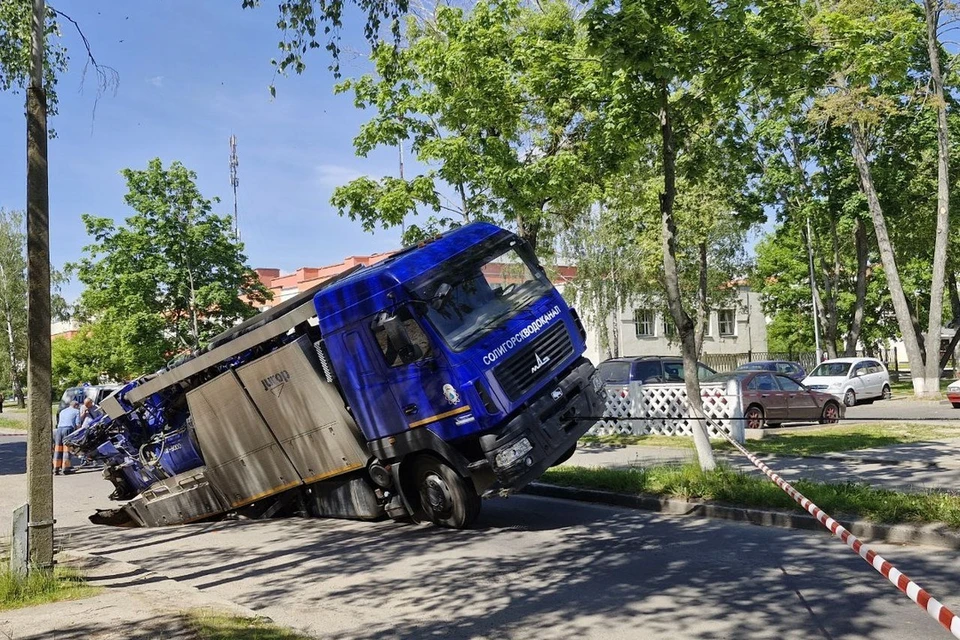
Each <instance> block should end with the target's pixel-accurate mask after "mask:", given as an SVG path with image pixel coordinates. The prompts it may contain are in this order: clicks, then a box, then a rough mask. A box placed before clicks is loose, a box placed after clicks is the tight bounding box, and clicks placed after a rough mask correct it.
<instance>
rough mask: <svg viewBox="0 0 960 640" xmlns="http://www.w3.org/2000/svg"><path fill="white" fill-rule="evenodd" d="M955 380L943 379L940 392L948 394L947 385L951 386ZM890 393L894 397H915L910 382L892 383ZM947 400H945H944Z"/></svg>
mask: <svg viewBox="0 0 960 640" xmlns="http://www.w3.org/2000/svg"><path fill="white" fill-rule="evenodd" d="M951 382H954V381H953V380H948V379H946V378H943V379H941V380H940V392H941V393H946V391H947V385H949V384H950V383H951ZM890 391H891V392H893V395H894V397H897V398H900V397H905V398H907V397H913V382H911V381H910V380H901V381H900V382H893V381H892V380H891V381H890ZM944 399H945V398H944Z"/></svg>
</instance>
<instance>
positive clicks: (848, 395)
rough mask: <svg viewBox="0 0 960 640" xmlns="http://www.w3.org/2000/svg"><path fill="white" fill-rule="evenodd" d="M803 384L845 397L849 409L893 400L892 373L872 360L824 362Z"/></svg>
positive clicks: (845, 359) (851, 359)
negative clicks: (891, 398)
mask: <svg viewBox="0 0 960 640" xmlns="http://www.w3.org/2000/svg"><path fill="white" fill-rule="evenodd" d="M803 384H805V385H806V386H808V387H809V388H811V389H814V390H815V391H824V392H826V393H829V394H831V395H833V396H836V397H837V398H842V399H843V404H845V405H847V406H848V407H852V406H853V405H855V404H857V403H858V402H863V403H866V404H869V403H871V402H873V401H874V400H879V399H883V400H889V399H890V373H889V372H888V371H887V368H886V367H885V366H883V364H881V363H880V362H879V361H877V360H874V359H873V358H834V359H833V360H825V361H823V362H821V363H820V364H819V365H817V368H816V369H814V370H813V371H811V372H810V375H808V376H807V377H806V378H804V379H803Z"/></svg>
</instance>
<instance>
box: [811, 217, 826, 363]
mask: <svg viewBox="0 0 960 640" xmlns="http://www.w3.org/2000/svg"><path fill="white" fill-rule="evenodd" d="M807 260H808V261H809V263H810V300H811V301H812V302H813V339H814V341H815V342H816V349H817V364H820V360H821V359H822V356H823V352H822V351H821V350H820V323H819V321H818V317H819V312H818V309H817V296H816V295H814V293H813V279H814V274H813V245H812V244H811V235H810V217H809V216H807Z"/></svg>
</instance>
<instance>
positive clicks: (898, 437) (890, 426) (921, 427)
mask: <svg viewBox="0 0 960 640" xmlns="http://www.w3.org/2000/svg"><path fill="white" fill-rule="evenodd" d="M940 438H960V426H958V427H950V426H946V425H927V424H909V423H881V424H869V425H840V426H830V427H823V428H821V429H815V430H811V431H800V432H797V433H783V434H776V435H768V436H765V437H764V438H762V439H761V440H748V441H747V443H746V445H745V446H746V447H747V449H749V450H750V451H752V452H754V453H768V454H773V455H784V456H810V455H817V454H822V453H835V452H839V451H854V450H857V449H871V448H873V447H886V446H890V445H894V444H907V443H910V442H924V441H927V440H936V439H940ZM581 441H582V442H587V443H590V442H595V443H599V444H631V445H639V446H647V447H676V448H680V449H692V448H693V438H685V437H678V436H622V435H616V436H587V437H584V438H581ZM712 444H713V448H714V449H715V450H716V451H732V450H734V449H733V446H731V445H730V443H728V442H727V441H726V440H713V441H712Z"/></svg>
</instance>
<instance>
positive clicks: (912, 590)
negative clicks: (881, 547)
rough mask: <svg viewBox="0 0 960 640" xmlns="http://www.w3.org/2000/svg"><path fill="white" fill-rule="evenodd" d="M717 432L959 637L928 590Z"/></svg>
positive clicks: (956, 624)
mask: <svg viewBox="0 0 960 640" xmlns="http://www.w3.org/2000/svg"><path fill="white" fill-rule="evenodd" d="M719 431H720V433H721V434H723V437H724V438H726V439H727V440H729V441H730V443H731V444H732V445H733V446H735V447H736V448H737V449H738V450H739V451H740V453H742V454H743V455H745V456H747V458H749V459H750V462H752V463H753V464H755V465H756V466H757V468H759V469H760V470H761V471H763V472H764V473H765V474H767V477H769V478H770V479H771V480H773V481H774V482H775V483H776V484H777V486H778V487H780V488H781V489H783V490H784V491H785V492H786V493H787V495H788V496H790V497H791V498H793V499H794V501H796V503H797V504H799V505H800V506H801V507H803V508H804V509H806V510H807V511H808V512H809V513H810V515H812V516H813V517H814V518H816V519H817V520H818V521H819V522H820V524H822V525H823V526H824V527H826V528H827V529H829V531H830V533H832V534H833V535H835V536H836V537H838V538H840V539H841V540H842V541H843V542H844V543H846V545H847V546H848V547H850V548H851V549H853V550H854V551H855V552H857V554H859V555H860V557H861V558H863V559H864V560H866V561H867V563H868V564H869V565H870V566H871V567H873V568H874V569H876V570H877V571H878V572H879V573H880V575H882V576H883V577H884V578H886V579H887V580H889V581H890V582H891V583H892V584H893V585H894V586H895V587H897V588H898V589H900V591H902V592H904V593H905V594H907V597H908V598H910V599H911V600H913V601H914V602H915V603H917V605H918V606H919V607H920V608H921V609H923V610H924V611H926V612H927V613H928V614H930V617H931V618H933V619H934V620H936V621H937V622H939V623H940V624H941V625H943V627H944V628H945V629H946V630H947V631H949V632H950V633H952V634H953V636H954V637H956V638H960V617H957V616H956V615H954V613H953V612H952V611H950V609H948V608H947V607H945V606H943V605H942V604H940V602H939V601H937V599H936V598H934V597H933V596H931V595H930V594H929V593H927V592H926V591H925V590H924V589H923V588H921V587H920V585H918V584H917V583H916V582H914V581H913V580H911V579H910V578H908V577H907V576H906V575H905V574H903V573H900V571H899V570H898V569H897V568H896V567H894V566H893V565H892V564H890V563H889V562H887V561H886V560H884V558H883V557H882V556H881V555H880V554H878V553H877V552H875V551H873V550H872V549H870V548H869V547H868V546H867V545H865V544H864V543H863V542H861V541H860V539H859V538H857V536H855V535H853V534H852V533H850V532H849V531H847V530H846V529H845V528H844V527H842V526H841V525H840V523H839V522H837V521H836V520H834V519H833V518H831V517H830V516H828V515H827V514H826V513H825V512H824V511H823V510H822V509H821V508H820V507H818V506H817V505H815V504H813V503H812V502H810V500H809V499H807V497H806V496H804V495H803V494H802V493H800V492H799V491H797V490H796V489H794V488H793V487H792V486H790V483H789V482H787V481H786V480H784V479H783V478H781V477H780V476H779V475H777V474H776V473H774V472H773V471H772V470H771V469H770V467H768V466H767V465H765V464H763V463H762V462H760V460H758V459H757V458H756V456H754V455H753V454H752V453H750V452H749V451H747V449H746V448H745V447H743V445H741V444H740V443H739V442H737V441H736V440H734V439H733V438H731V437H730V436H729V435H728V434H727V433H726V432H725V431H723V430H722V429H721V430H719Z"/></svg>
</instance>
